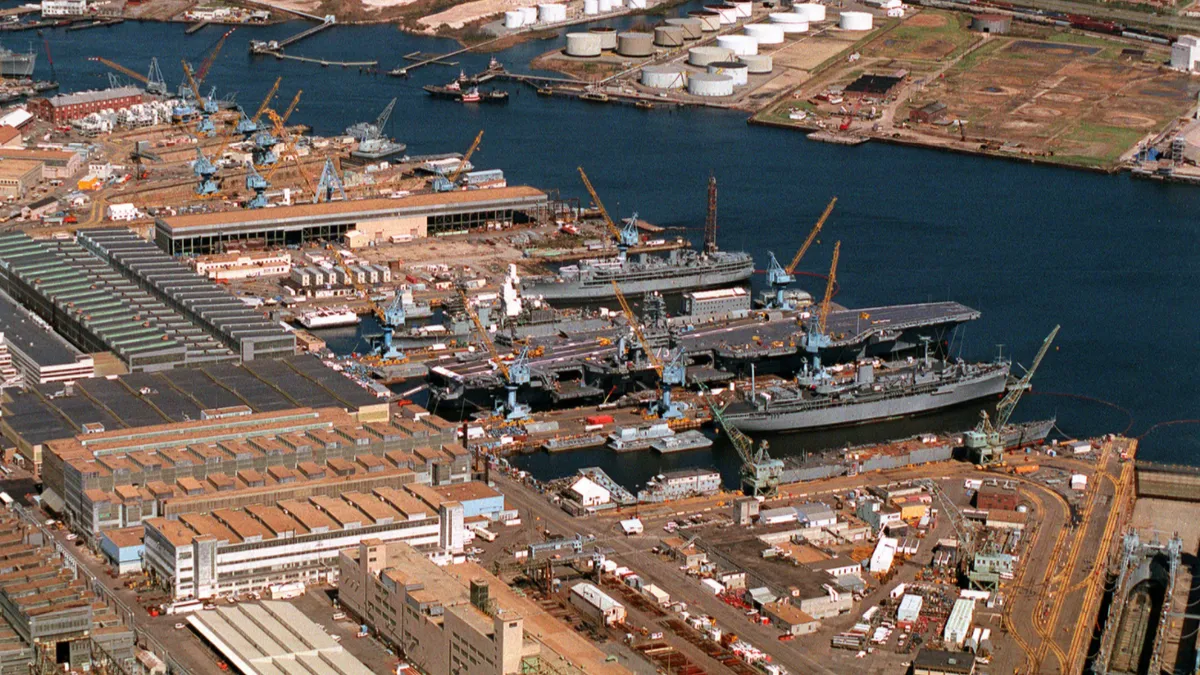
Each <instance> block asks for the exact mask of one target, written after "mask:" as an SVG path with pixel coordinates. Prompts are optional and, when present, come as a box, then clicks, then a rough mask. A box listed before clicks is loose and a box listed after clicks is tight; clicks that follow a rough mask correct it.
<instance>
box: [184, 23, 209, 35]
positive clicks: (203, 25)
mask: <svg viewBox="0 0 1200 675" xmlns="http://www.w3.org/2000/svg"><path fill="white" fill-rule="evenodd" d="M211 24H212V22H211V21H201V22H200V23H195V24H192V25H190V26H188V28H187V30H185V31H183V34H184V35H191V34H193V33H197V32H199V31H202V30H204V29H205V28H207V27H208V26H209V25H211Z"/></svg>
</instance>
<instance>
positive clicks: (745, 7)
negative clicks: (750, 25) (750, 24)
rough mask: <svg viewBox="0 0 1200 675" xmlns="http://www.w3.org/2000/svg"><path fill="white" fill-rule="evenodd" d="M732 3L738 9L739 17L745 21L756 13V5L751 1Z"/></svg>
mask: <svg viewBox="0 0 1200 675" xmlns="http://www.w3.org/2000/svg"><path fill="white" fill-rule="evenodd" d="M731 3H732V4H733V6H734V7H736V8H737V15H738V16H739V17H741V18H743V19H744V18H746V17H748V16H750V15H751V14H753V13H754V3H753V2H752V1H751V0H731Z"/></svg>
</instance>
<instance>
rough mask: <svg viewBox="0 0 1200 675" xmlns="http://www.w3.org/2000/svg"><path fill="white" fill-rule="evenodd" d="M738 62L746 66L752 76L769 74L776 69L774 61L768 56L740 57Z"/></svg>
mask: <svg viewBox="0 0 1200 675" xmlns="http://www.w3.org/2000/svg"><path fill="white" fill-rule="evenodd" d="M738 61H741V62H742V63H744V64H746V71H747V72H749V73H750V74H751V75H762V74H764V73H769V72H771V69H772V68H774V67H775V63H774V61H773V60H772V59H771V57H770V56H768V55H766V54H747V55H746V56H739V57H738Z"/></svg>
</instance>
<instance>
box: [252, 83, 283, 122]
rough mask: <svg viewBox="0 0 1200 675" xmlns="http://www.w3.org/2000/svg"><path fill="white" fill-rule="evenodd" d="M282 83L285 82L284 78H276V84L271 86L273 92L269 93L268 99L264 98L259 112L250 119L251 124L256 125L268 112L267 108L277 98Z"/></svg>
mask: <svg viewBox="0 0 1200 675" xmlns="http://www.w3.org/2000/svg"><path fill="white" fill-rule="evenodd" d="M281 82H283V78H282V77H277V78H275V84H273V85H271V91H268V92H267V95H266V97H264V98H263V101H262V103H261V104H260V105H259V106H258V110H256V111H255V112H254V117H251V118H250V121H251V122H254V123H255V124H257V123H258V120H259V118H260V117H262V116H263V112H265V111H266V109H267V106H268V105H270V104H271V99H273V98H275V93H276V92H278V91H279V84H280V83H281Z"/></svg>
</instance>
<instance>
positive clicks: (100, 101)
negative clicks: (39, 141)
mask: <svg viewBox="0 0 1200 675" xmlns="http://www.w3.org/2000/svg"><path fill="white" fill-rule="evenodd" d="M144 100H145V92H144V91H142V90H141V89H138V88H137V87H115V88H111V89H100V90H96V91H80V92H75V93H73V94H59V95H58V96H51V97H50V98H35V99H30V101H29V104H28V105H27V107H28V108H29V112H31V113H33V114H34V115H35V116H37V117H39V118H41V119H44V120H47V121H50V122H53V123H55V124H59V123H62V122H70V121H71V120H76V119H79V118H81V117H86V116H88V115H90V114H91V113H94V112H100V111H101V110H107V109H112V110H120V109H122V108H128V107H129V106H132V105H137V104H138V103H142V102H143V101H144Z"/></svg>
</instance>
